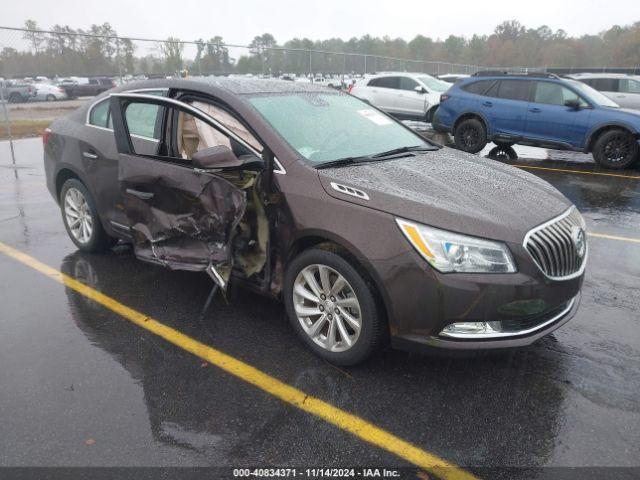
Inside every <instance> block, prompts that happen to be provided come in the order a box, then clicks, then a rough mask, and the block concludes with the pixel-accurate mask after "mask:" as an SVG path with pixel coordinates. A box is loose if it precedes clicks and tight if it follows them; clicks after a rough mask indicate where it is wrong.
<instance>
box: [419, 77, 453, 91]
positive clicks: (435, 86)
mask: <svg viewBox="0 0 640 480" xmlns="http://www.w3.org/2000/svg"><path fill="white" fill-rule="evenodd" d="M418 80H420V81H421V82H422V83H424V86H425V87H427V90H429V91H433V92H446V91H447V90H449V88H450V87H451V84H450V83H447V82H444V81H442V80H438V79H437V78H433V77H418Z"/></svg>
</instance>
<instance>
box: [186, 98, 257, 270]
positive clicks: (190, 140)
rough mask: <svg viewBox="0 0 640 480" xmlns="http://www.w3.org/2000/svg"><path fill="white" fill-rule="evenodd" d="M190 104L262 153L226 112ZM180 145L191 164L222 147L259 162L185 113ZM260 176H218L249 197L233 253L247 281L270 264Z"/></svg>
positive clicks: (254, 172) (245, 173)
mask: <svg viewBox="0 0 640 480" xmlns="http://www.w3.org/2000/svg"><path fill="white" fill-rule="evenodd" d="M189 103H190V104H191V105H192V106H194V107H196V108H198V109H199V110H202V111H203V112H205V113H206V114H208V115H210V116H211V117H213V118H214V119H216V120H218V121H219V122H220V123H222V124H223V125H224V126H225V127H227V128H228V129H229V130H231V131H233V132H234V133H235V134H236V135H238V136H239V137H240V138H241V139H243V140H244V141H245V142H246V143H247V144H249V145H250V146H251V147H252V148H254V149H255V150H256V151H258V152H262V149H263V147H262V145H261V144H260V142H259V141H258V140H257V139H256V138H255V137H254V136H253V135H252V134H251V132H250V131H249V130H248V129H247V127H245V126H244V125H243V124H242V123H241V122H239V121H238V120H237V119H236V118H235V117H234V116H233V115H231V114H230V113H229V112H227V111H226V110H225V109H223V108H221V107H218V106H216V105H213V104H210V103H205V102H202V101H193V102H189ZM176 143H177V149H178V152H179V154H180V156H181V157H182V158H183V159H184V160H187V161H189V160H191V159H192V158H193V155H194V154H195V153H196V152H198V151H201V150H203V149H205V148H210V147H215V146H219V145H222V146H226V147H228V148H230V149H231V150H232V151H233V153H234V154H235V155H236V156H237V157H238V158H243V157H251V159H255V154H254V153H253V152H251V151H250V150H249V149H247V148H246V147H244V146H243V145H241V144H240V143H239V142H237V141H235V140H233V139H230V138H228V137H227V136H226V135H225V134H223V133H222V132H220V131H218V130H216V129H215V128H213V127H211V126H210V125H208V124H206V123H205V122H203V121H201V120H199V119H197V118H195V117H193V116H192V115H189V114H188V113H185V112H179V113H178V120H177V130H176ZM260 173H261V170H257V169H255V168H248V169H237V170H224V171H219V172H216V175H218V176H220V177H222V178H224V179H226V180H228V181H229V182H231V183H232V184H233V185H235V186H236V187H238V188H239V189H241V190H243V191H244V192H245V194H246V199H247V205H246V210H245V214H244V216H243V218H242V220H241V221H240V224H239V225H238V227H237V229H236V232H234V236H233V239H232V246H233V248H232V250H233V252H234V263H235V267H236V271H237V273H240V274H243V275H244V276H246V277H247V278H248V277H251V276H253V275H255V274H257V273H259V272H260V271H261V270H262V269H263V268H264V266H265V263H266V260H267V244H268V239H269V223H268V220H267V216H266V214H265V210H264V206H263V205H262V202H261V201H260V197H259V195H258V191H259V188H260V181H261V175H260Z"/></svg>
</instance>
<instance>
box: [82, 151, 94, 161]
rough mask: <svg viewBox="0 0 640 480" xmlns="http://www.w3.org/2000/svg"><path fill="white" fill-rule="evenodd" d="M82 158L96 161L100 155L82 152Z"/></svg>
mask: <svg viewBox="0 0 640 480" xmlns="http://www.w3.org/2000/svg"><path fill="white" fill-rule="evenodd" d="M82 156H83V157H84V158H89V159H91V160H95V159H96V158H98V155H96V154H95V153H93V152H91V151H89V152H82Z"/></svg>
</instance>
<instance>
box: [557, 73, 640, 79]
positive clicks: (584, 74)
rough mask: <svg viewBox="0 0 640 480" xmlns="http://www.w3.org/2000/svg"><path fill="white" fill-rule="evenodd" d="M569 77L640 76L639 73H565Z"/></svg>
mask: <svg viewBox="0 0 640 480" xmlns="http://www.w3.org/2000/svg"><path fill="white" fill-rule="evenodd" d="M567 77H570V78H636V79H637V78H640V75H633V74H631V73H606V72H603V73H589V72H582V73H572V74H569V75H567Z"/></svg>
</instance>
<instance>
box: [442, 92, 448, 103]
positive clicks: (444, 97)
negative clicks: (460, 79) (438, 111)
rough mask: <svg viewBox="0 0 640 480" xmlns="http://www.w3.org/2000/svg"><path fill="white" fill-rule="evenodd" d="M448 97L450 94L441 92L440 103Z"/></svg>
mask: <svg viewBox="0 0 640 480" xmlns="http://www.w3.org/2000/svg"><path fill="white" fill-rule="evenodd" d="M450 98H451V95H447V94H446V93H443V94H442V95H440V103H442V102H445V101H447V100H449V99H450Z"/></svg>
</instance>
